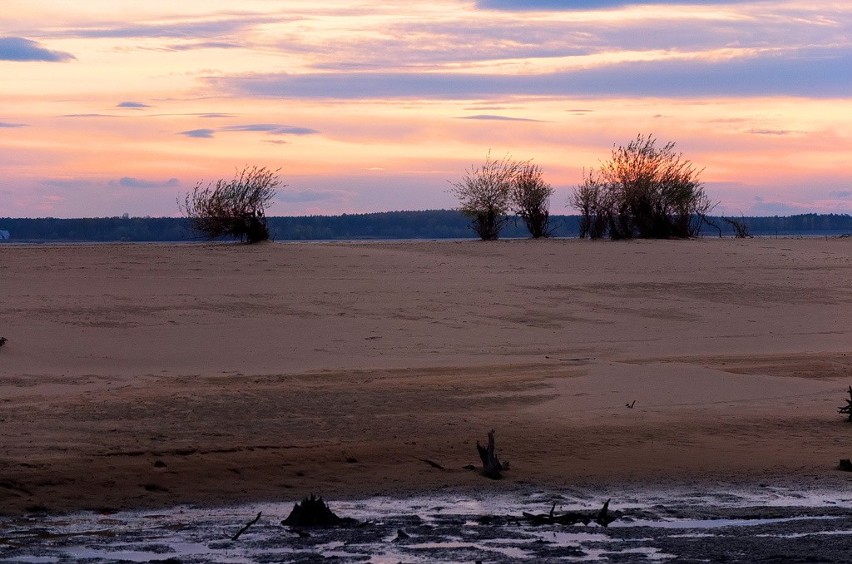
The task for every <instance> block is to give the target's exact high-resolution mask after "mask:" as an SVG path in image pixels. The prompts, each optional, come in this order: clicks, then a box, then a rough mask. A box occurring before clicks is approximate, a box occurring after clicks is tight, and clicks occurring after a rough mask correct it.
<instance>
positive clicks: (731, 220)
mask: <svg viewBox="0 0 852 564" xmlns="http://www.w3.org/2000/svg"><path fill="white" fill-rule="evenodd" d="M722 221H724V222H725V223H727V224H728V225H730V226H731V227H733V228H734V237H735V238H736V239H747V238H749V237H751V229H749V227H748V224H747V223H746V220H745V218H744V217H741V218H740V219H737V218H735V217H723V218H722Z"/></svg>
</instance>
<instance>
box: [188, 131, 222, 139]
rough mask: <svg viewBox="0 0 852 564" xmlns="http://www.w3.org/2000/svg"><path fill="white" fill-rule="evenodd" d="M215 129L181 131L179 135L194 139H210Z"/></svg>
mask: <svg viewBox="0 0 852 564" xmlns="http://www.w3.org/2000/svg"><path fill="white" fill-rule="evenodd" d="M214 133H216V130H215V129H190V130H189V131H181V132H180V134H181V135H186V136H187V137H194V138H195V139H212V138H213V134H214Z"/></svg>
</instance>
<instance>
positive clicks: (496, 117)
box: [458, 114, 541, 122]
mask: <svg viewBox="0 0 852 564" xmlns="http://www.w3.org/2000/svg"><path fill="white" fill-rule="evenodd" d="M458 119H479V120H486V121H533V122H541V120H539V119H530V118H519V117H510V116H499V115H493V114H477V115H473V116H459V118H458Z"/></svg>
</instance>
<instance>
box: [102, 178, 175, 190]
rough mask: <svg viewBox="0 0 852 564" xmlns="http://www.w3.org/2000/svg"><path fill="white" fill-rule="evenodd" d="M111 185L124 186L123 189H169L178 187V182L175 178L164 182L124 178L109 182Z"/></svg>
mask: <svg viewBox="0 0 852 564" xmlns="http://www.w3.org/2000/svg"><path fill="white" fill-rule="evenodd" d="M110 184H111V185H113V186H114V185H116V184H117V185H118V186H124V187H125V188H171V187H175V186H180V181H179V180H178V179H177V178H169V179H168V180H165V181H160V180H143V179H141V178H133V177H130V176H125V177H123V178H121V179H119V180H118V182H110Z"/></svg>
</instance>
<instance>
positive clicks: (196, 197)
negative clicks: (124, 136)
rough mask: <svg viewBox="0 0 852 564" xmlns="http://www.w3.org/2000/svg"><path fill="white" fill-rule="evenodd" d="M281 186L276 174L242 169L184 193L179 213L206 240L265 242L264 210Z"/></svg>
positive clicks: (266, 236)
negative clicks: (229, 176) (226, 177)
mask: <svg viewBox="0 0 852 564" xmlns="http://www.w3.org/2000/svg"><path fill="white" fill-rule="evenodd" d="M279 186H283V185H282V184H281V179H280V178H279V176H278V171H277V170H275V171H273V170H269V169H267V168H265V167H246V168H244V169H243V170H242V171H240V172H238V173H237V174H236V175H235V176H234V178H233V179H232V180H224V179H220V180H217V181H216V182H215V183H210V184H208V185H207V186H202V183H198V184H197V185H196V186H195V188H194V189H193V190H192V192H190V193H188V194H187V195H186V197H185V198H184V201H183V203H181V202H180V201H178V207H179V208H180V210H181V212H182V213H183V214H184V215H185V216H186V217H187V218H189V220H190V222H191V223H192V227H193V228H194V229H196V230H198V231H200V232H201V233H203V234H204V235H205V236H206V237H207V238H209V239H217V238H219V237H233V238H235V239H239V240H240V241H244V242H247V243H257V242H259V241H265V240H267V239H269V228H268V226H267V223H266V207H267V206H268V205H269V203H270V202H271V201H272V199H273V198H274V197H275V189H276V188H277V187H279Z"/></svg>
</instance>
